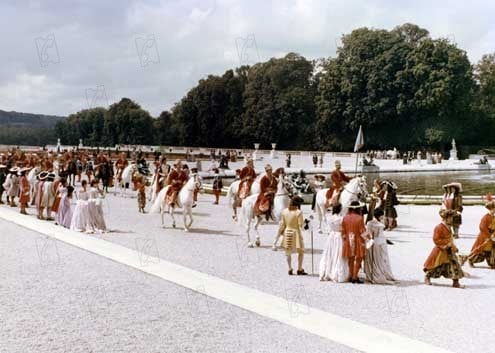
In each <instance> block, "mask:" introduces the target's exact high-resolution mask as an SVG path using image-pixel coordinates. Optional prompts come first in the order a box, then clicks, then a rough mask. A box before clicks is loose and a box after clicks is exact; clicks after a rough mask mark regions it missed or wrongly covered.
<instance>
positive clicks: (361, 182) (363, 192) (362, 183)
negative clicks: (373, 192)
mask: <svg viewBox="0 0 495 353" xmlns="http://www.w3.org/2000/svg"><path fill="white" fill-rule="evenodd" d="M356 183H357V192H358V194H359V198H360V199H362V198H366V196H368V185H367V184H366V177H365V176H364V175H359V176H358V177H357V178H356Z"/></svg>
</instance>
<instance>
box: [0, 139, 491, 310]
mask: <svg viewBox="0 0 495 353" xmlns="http://www.w3.org/2000/svg"><path fill="white" fill-rule="evenodd" d="M360 134H361V133H360ZM361 138H362V137H359V136H358V138H357V140H356V150H359V149H362V147H363V146H364V141H362V142H360V141H359V140H360V139H361ZM148 150H149V148H148ZM244 152H245V155H244V157H241V158H239V157H237V158H236V160H235V161H233V160H234V158H230V157H228V158H224V157H223V156H222V153H223V152H222V151H219V154H218V156H217V155H215V154H212V155H211V156H209V157H206V158H205V159H204V160H201V159H200V158H196V160H194V161H191V158H189V159H190V160H189V161H187V160H186V159H181V158H180V157H178V155H177V154H176V153H168V154H167V153H162V152H157V151H155V152H149V151H148V152H143V151H141V149H140V148H139V149H138V148H133V149H132V151H131V150H127V151H122V152H121V151H119V150H118V149H115V150H113V151H112V150H110V149H108V150H98V149H96V150H95V149H85V148H74V147H61V146H57V148H53V146H52V148H51V149H50V148H47V149H42V150H39V151H36V152H34V151H32V150H23V149H22V148H17V147H13V148H11V149H7V150H5V151H4V152H2V153H0V205H1V208H0V216H1V217H5V215H6V213H5V212H8V214H12V212H15V213H17V214H18V215H19V216H18V217H17V218H16V222H18V224H23V222H24V220H25V219H28V218H29V219H33V220H36V222H40V223H39V225H36V226H35V227H36V228H37V229H38V228H39V229H44V224H52V225H53V226H54V227H55V228H56V229H60V228H65V229H67V231H68V233H67V234H73V235H68V236H69V237H74V236H75V235H76V234H81V236H82V237H83V238H82V239H90V238H95V239H103V240H105V241H107V242H110V244H111V243H115V244H118V243H122V242H123V243H122V244H125V243H126V242H127V241H126V240H125V239H126V238H127V237H128V236H126V234H127V233H129V235H131V234H132V233H136V236H131V238H135V241H136V244H137V242H138V240H139V241H142V239H145V241H151V242H152V244H153V247H151V248H147V249H140V250H139V251H140V252H142V253H140V255H139V256H140V258H141V257H142V256H145V254H146V256H164V255H165V258H168V257H169V256H168V255H166V254H164V253H163V251H165V250H160V251H158V246H164V247H165V248H167V247H168V246H171V245H172V244H174V243H175V242H176V241H178V240H179V239H182V240H180V242H184V244H183V249H182V250H181V251H180V256H182V257H184V256H186V257H187V256H192V258H194V259H195V261H197V264H196V265H198V266H199V270H200V271H202V272H203V271H206V272H207V273H215V272H216V271H217V270H218V267H212V263H213V262H215V261H212V259H213V258H212V256H213V257H214V256H216V255H214V253H224V252H234V254H235V257H238V260H236V261H235V262H238V263H237V264H232V263H230V264H229V265H228V266H229V267H231V266H234V268H236V267H237V266H240V267H239V270H237V271H248V272H249V271H253V270H254V271H256V270H257V271H262V273H260V274H259V276H257V278H262V277H264V276H265V275H266V274H263V273H267V271H268V273H271V274H270V277H271V276H276V277H277V276H278V279H277V281H281V282H283V283H285V284H284V286H285V287H287V288H294V287H290V286H292V285H291V284H290V281H293V279H291V278H290V277H292V276H294V277H298V276H302V278H306V279H305V280H304V282H300V283H304V285H305V286H307V285H308V283H313V284H312V285H311V287H314V286H316V285H317V283H319V286H320V288H321V289H324V288H325V287H328V286H342V285H343V284H344V283H350V284H351V286H354V285H358V284H361V285H364V286H366V287H368V286H369V288H373V287H375V286H376V285H386V286H390V287H391V288H397V289H396V290H397V291H399V290H401V291H403V289H402V288H404V287H403V286H404V285H406V288H407V287H408V286H411V285H414V286H423V287H428V286H433V287H438V288H437V290H442V291H443V289H442V288H444V287H445V286H450V287H453V288H464V289H465V290H468V291H469V289H470V287H472V288H473V289H474V288H477V286H479V285H480V284H479V282H481V278H480V277H479V275H478V274H477V272H478V271H483V273H485V271H486V269H489V270H492V271H493V270H495V200H494V199H493V197H492V195H491V193H490V192H487V193H486V194H483V195H481V196H479V197H478V198H477V199H476V200H477V201H476V203H475V205H474V206H466V205H463V185H462V184H461V183H460V182H458V181H456V180H455V179H454V180H453V181H450V182H447V183H445V184H443V185H440V184H438V185H437V188H438V197H436V198H435V200H436V201H432V202H431V205H421V203H417V202H411V201H410V200H408V199H407V198H406V197H405V195H403V193H401V182H400V180H401V179H400V175H399V174H397V173H393V172H389V173H387V172H383V173H380V174H377V173H362V171H363V169H362V164H361V163H359V166H360V171H359V172H358V171H357V170H356V169H355V170H352V165H353V164H354V160H353V159H354V157H353V159H350V158H349V157H344V156H342V157H338V156H337V155H336V156H335V159H334V160H333V161H332V160H331V159H332V158H331V157H330V158H328V161H327V165H328V168H325V166H322V167H321V168H317V169H314V168H313V167H312V166H311V156H310V154H308V157H303V156H301V157H292V159H293V161H292V162H293V163H295V168H294V167H292V168H288V167H287V166H283V162H284V161H283V159H281V158H278V157H276V156H275V157H274V158H271V157H273V155H274V153H273V151H272V152H271V156H270V157H267V158H258V159H255V158H256V154H257V153H260V151H259V150H254V151H244ZM239 153H240V152H239ZM281 153H282V152H280V153H279V154H281ZM364 153H365V152H363V154H364ZM368 153H369V152H368ZM292 155H295V153H294V152H292ZM356 155H357V154H356ZM253 157H254V158H253ZM172 158H173V159H172ZM270 159H271V160H270ZM217 160H223V161H224V162H225V163H223V165H222V167H223V168H219V166H218V163H217V162H216V161H217ZM268 160H270V161H268ZM169 161H171V162H169ZM385 162H386V163H388V164H389V165H391V163H393V164H394V168H400V165H401V161H400V159H398V158H397V159H385V160H384V163H385ZM378 163H380V162H377V164H378ZM343 165H344V166H345V169H344V168H343ZM444 167H445V168H449V166H448V165H445V166H444ZM354 168H356V167H355V166H354ZM450 168H452V163H451V164H450ZM398 175H399V176H398ZM392 176H396V180H393V179H394V178H392ZM445 177H446V178H450V177H449V176H448V174H447V175H446V176H445ZM489 187H490V186H489ZM467 188H468V189H469V185H468V186H467ZM441 193H443V195H441ZM401 195H402V196H401ZM400 200H403V201H402V202H404V203H405V204H402V203H401V201H400ZM464 200H465V202H466V203H469V200H470V197H469V196H464ZM123 205H125V206H123ZM406 210H407V211H406ZM466 213H467V215H466ZM176 215H179V218H178V219H176ZM129 220H131V221H129ZM418 222H419V223H420V227H417V226H415V225H416V224H417V223H418ZM478 225H479V227H478ZM468 227H469V228H468ZM478 228H479V229H478ZM51 232H53V231H49V232H48V233H45V234H47V235H49V236H50V234H51ZM251 233H254V234H251ZM418 234H424V235H422V236H421V237H420V238H418ZM253 235H254V238H253ZM190 236H193V238H190ZM122 237H123V238H122ZM177 237H178V238H177ZM205 237H208V238H210V240H207V239H206V238H205ZM232 237H234V238H235V240H234V249H231V245H232V241H231V240H230V239H228V238H232ZM422 238H424V239H425V240H428V239H429V241H425V240H423V239H422ZM204 242H207V243H208V242H213V243H214V244H215V245H214V247H212V246H211V245H201V244H202V243H204ZM229 243H230V244H229ZM407 243H416V245H415V246H414V249H415V250H414V251H415V252H416V254H417V256H413V258H415V259H417V260H416V261H417V262H415V263H411V262H410V261H408V260H407V257H406V258H404V251H406V253H407V252H409V251H411V250H410V249H401V248H403V247H404V244H407ZM167 244H168V245H167ZM205 244H206V243H205ZM420 244H422V245H420ZM460 244H461V245H460ZM174 246H177V245H174ZM131 247H132V246H131ZM181 247H182V246H181ZM203 247H204V249H203ZM136 249H139V248H138V247H137V245H136ZM149 251H151V253H149V254H148V252H149ZM293 254H297V256H296V259H293V258H292V257H293V256H292V255H293ZM410 255H412V254H409V255H406V256H409V257H411V256H410ZM222 256H224V255H222ZM283 257H285V261H284V260H283V259H282V258H283ZM225 261H227V263H228V261H232V260H225ZM266 261H268V262H269V263H270V264H272V265H271V266H275V268H273V267H271V266H269V267H266V264H265V265H264V263H266ZM180 262H181V261H179V263H180ZM404 265H406V267H407V268H409V269H412V272H408V271H406V272H404ZM146 266H147V265H146ZM217 266H218V265H217ZM214 268H217V270H214ZM212 271H213V272H212ZM284 273H285V275H284ZM287 275H288V277H287ZM260 276H261V277H260ZM280 276H281V277H280ZM411 276H412V278H411ZM485 276H490V277H493V276H495V272H493V273H488V272H486V274H485ZM284 277H285V279H284ZM308 281H309V282H308ZM448 281H450V284H449V282H448ZM329 282H330V283H329ZM299 285H301V284H299ZM295 288H297V287H295ZM314 288H316V287H314ZM375 288H380V286H376V287H375ZM299 290H300V288H299ZM370 291H371V292H373V289H370ZM353 292H354V290H353V289H352V287H342V293H348V294H350V295H351V294H352V293H353ZM304 293H305V295H307V296H311V294H310V293H306V292H304ZM397 293H401V292H397ZM297 298H298V300H300V299H301V297H297ZM305 300H308V299H307V298H306V299H305ZM308 301H309V300H308ZM390 305H392V304H390ZM400 305H405V304H404V303H401V304H400ZM406 305H410V304H408V303H407V304H406ZM388 310H395V309H393V307H390V308H389V309H388ZM408 310H409V309H408ZM289 311H290V310H289ZM290 312H291V311H290Z"/></svg>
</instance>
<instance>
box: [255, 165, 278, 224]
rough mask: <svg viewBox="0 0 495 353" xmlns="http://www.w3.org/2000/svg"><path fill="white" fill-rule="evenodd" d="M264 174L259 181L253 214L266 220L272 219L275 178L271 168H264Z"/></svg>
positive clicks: (267, 166)
mask: <svg viewBox="0 0 495 353" xmlns="http://www.w3.org/2000/svg"><path fill="white" fill-rule="evenodd" d="M265 172H266V174H265V175H263V177H262V178H261V180H260V193H259V195H258V198H257V199H256V203H255V204H254V214H255V215H256V216H260V215H262V214H264V215H266V220H267V221H268V219H269V218H273V217H272V203H273V198H274V197H275V193H276V192H277V183H278V179H277V177H276V176H275V175H274V174H273V173H272V166H271V165H269V164H267V165H266V166H265Z"/></svg>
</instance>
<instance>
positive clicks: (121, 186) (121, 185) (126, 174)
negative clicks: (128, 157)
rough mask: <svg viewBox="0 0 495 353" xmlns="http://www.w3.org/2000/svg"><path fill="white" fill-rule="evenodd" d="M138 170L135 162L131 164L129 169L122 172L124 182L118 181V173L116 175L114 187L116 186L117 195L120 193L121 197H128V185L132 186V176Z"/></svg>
mask: <svg viewBox="0 0 495 353" xmlns="http://www.w3.org/2000/svg"><path fill="white" fill-rule="evenodd" d="M136 170H137V166H136V164H135V163H134V162H131V163H129V165H128V166H127V167H125V168H124V170H123V171H122V180H121V181H118V180H117V173H115V179H114V185H115V194H117V192H118V193H120V196H124V195H127V189H128V187H127V185H130V184H131V182H132V175H133V174H134V172H135V171H136Z"/></svg>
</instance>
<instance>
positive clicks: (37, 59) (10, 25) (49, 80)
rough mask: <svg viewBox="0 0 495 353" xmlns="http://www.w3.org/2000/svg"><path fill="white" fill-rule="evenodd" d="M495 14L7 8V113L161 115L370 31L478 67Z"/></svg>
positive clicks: (378, 4)
mask: <svg viewBox="0 0 495 353" xmlns="http://www.w3.org/2000/svg"><path fill="white" fill-rule="evenodd" d="M494 13H495V1H493V0H472V1H457V0H452V1H446V0H445V1H431V0H430V1H423V0H417V1H411V0H409V1H404V0H381V1H380V0H376V1H371V0H370V1H364V0H339V1H335V0H285V1H282V0H273V1H269V0H266V1H263V0H261V1H259V0H250V1H241V0H162V1H160V0H148V1H131V0H118V1H117V0H114V1H106V0H96V1H93V0H86V1H71V0H65V1H62V0H46V1H42V0H32V1H23V0H17V1H16V0H0V24H1V25H0V26H1V28H2V31H1V33H2V34H1V36H0V44H1V48H0V109H1V110H7V111H10V110H15V111H20V112H27V113H40V114H54V115H69V114H71V113H75V112H77V111H79V110H81V109H86V108H91V107H95V106H108V105H109V104H112V103H114V102H116V101H118V100H119V99H120V98H122V97H128V98H131V99H133V100H134V101H136V102H137V103H139V104H140V105H141V107H142V108H144V109H146V110H148V111H149V112H150V113H151V115H152V116H155V117H156V116H158V115H159V114H160V113H161V112H162V111H163V110H167V109H170V108H172V107H173V105H174V104H175V103H176V102H178V101H180V99H181V98H182V97H183V96H184V95H185V94H186V93H187V91H188V90H189V89H190V88H192V87H194V86H195V85H196V84H197V82H198V81H199V80H200V79H202V78H205V77H207V76H208V75H209V74H216V75H221V74H222V73H224V72H225V71H226V70H228V69H231V68H235V67H238V66H240V65H242V64H253V63H254V62H257V61H266V60H268V59H270V58H272V57H282V56H284V55H285V54H287V53H289V52H296V53H299V54H301V55H303V56H305V57H306V58H308V59H313V58H321V57H331V56H335V51H336V48H337V46H338V45H339V43H340V37H341V36H342V34H347V33H350V32H351V31H352V30H353V29H355V28H359V27H363V26H366V27H371V28H384V29H392V28H394V27H395V26H397V25H400V24H403V23H406V22H410V23H415V24H417V25H419V26H421V27H423V28H426V29H428V30H429V31H430V33H431V36H432V37H434V38H436V37H447V38H449V39H450V40H452V41H453V42H455V43H457V45H458V46H459V47H460V48H462V49H464V50H466V52H467V54H468V56H469V58H470V60H471V62H472V63H475V62H476V61H478V60H479V59H480V58H481V56H482V55H483V54H487V53H493V52H495V21H493V14H494Z"/></svg>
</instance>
